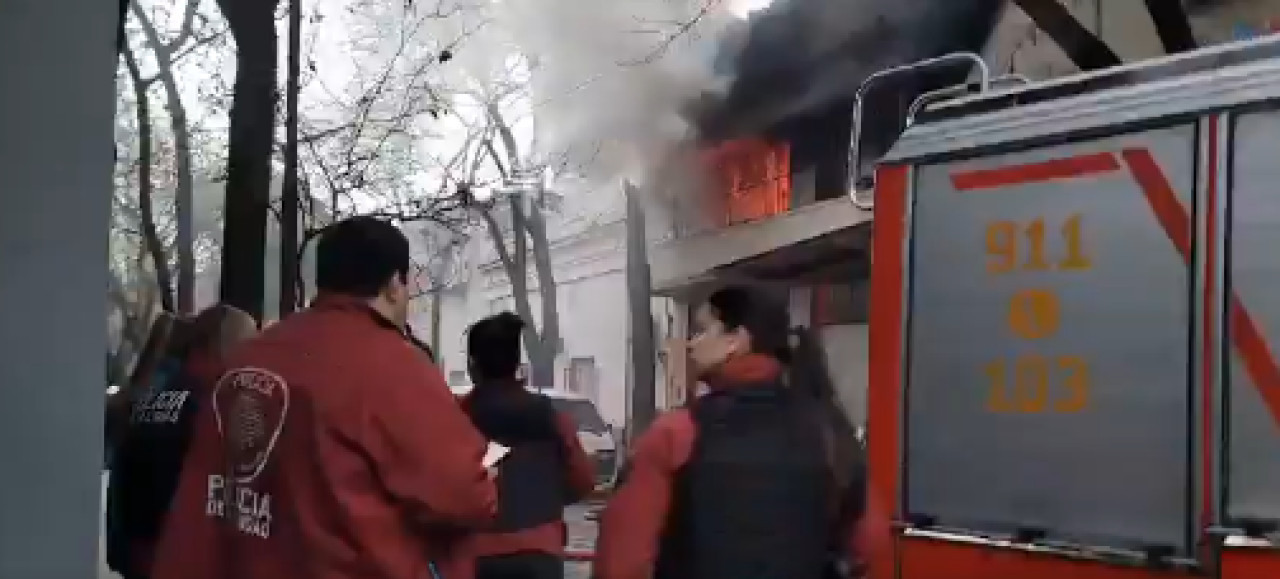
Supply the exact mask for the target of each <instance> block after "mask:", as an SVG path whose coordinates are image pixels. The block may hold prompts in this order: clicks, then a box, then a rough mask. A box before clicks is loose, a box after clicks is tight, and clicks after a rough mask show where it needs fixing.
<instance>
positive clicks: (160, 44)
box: [133, 0, 196, 314]
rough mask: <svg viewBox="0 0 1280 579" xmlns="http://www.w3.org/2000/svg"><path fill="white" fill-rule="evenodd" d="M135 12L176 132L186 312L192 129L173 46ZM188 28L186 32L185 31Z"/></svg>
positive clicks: (190, 278) (181, 300) (181, 292)
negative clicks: (145, 38)
mask: <svg viewBox="0 0 1280 579" xmlns="http://www.w3.org/2000/svg"><path fill="white" fill-rule="evenodd" d="M133 13H134V16H135V17H137V19H138V23H139V24H141V25H142V32H143V34H144V35H145V36H146V37H147V44H150V45H151V51H152V52H153V53H154V54H155V56H156V69H157V72H158V77H159V79H160V84H162V85H164V92H165V106H166V107H167V108H168V109H169V126H170V130H171V131H172V132H173V150H174V173H175V174H176V176H177V189H176V190H175V191H174V199H173V205H174V214H175V215H174V217H175V220H176V221H177V227H176V230H177V234H176V235H175V239H174V246H175V250H176V253H177V256H178V309H177V311H178V312H180V313H183V314H190V313H192V312H193V311H195V283H196V259H195V213H194V210H193V203H194V199H193V197H194V193H193V189H194V183H193V177H192V174H191V132H190V126H189V125H188V124H187V109H186V107H185V106H183V104H182V93H180V92H178V81H177V80H176V79H175V78H174V76H173V48H172V47H170V46H168V45H166V44H165V43H164V41H163V40H162V39H161V38H160V35H159V33H158V32H157V31H156V28H155V26H154V25H153V24H152V23H151V20H150V19H149V18H147V15H146V13H145V12H144V11H143V10H142V7H141V6H140V5H139V4H138V3H137V1H136V0H135V1H134V2H133ZM185 32H186V31H184V33H185Z"/></svg>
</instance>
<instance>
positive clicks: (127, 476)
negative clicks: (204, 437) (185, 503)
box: [107, 370, 199, 572]
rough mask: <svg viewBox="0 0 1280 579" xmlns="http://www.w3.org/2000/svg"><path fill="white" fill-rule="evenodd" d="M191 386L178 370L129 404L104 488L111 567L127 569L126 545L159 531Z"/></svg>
mask: <svg viewBox="0 0 1280 579" xmlns="http://www.w3.org/2000/svg"><path fill="white" fill-rule="evenodd" d="M195 386H196V384H195V380H194V379H193V378H192V377H191V376H190V375H189V374H187V373H186V372H185V371H182V370H179V371H178V372H177V373H176V374H175V375H173V376H171V377H169V378H168V379H167V380H166V381H165V382H164V383H163V384H161V385H159V387H158V388H156V389H154V390H153V391H151V392H148V393H147V394H146V395H145V396H143V397H142V398H141V399H139V400H138V401H137V402H135V403H134V405H133V408H132V409H131V414H130V416H129V427H128V428H129V430H128V432H127V433H126V434H125V436H124V439H123V441H122V442H121V444H120V446H119V447H118V448H117V449H116V450H115V457H114V462H113V465H112V469H111V482H110V486H109V488H108V490H107V534H108V536H107V551H108V552H107V555H108V564H109V565H110V566H111V567H112V568H114V569H117V570H121V571H130V570H129V567H132V566H133V564H132V562H131V561H130V560H129V559H130V557H129V554H128V553H129V551H130V550H131V547H132V546H133V545H136V544H139V543H148V542H151V543H154V542H155V541H156V540H158V539H159V537H160V531H161V530H162V526H163V524H164V518H165V514H166V513H167V512H168V510H169V503H170V501H172V500H173V495H174V493H175V492H176V491H177V487H178V479H179V477H180V476H181V474H182V463H183V460H184V458H185V457H186V454H187V446H188V445H189V443H190V441H191V433H192V426H193V424H192V423H193V422H194V421H193V418H194V417H195V413H196V410H197V408H198V405H199V404H198V402H197V400H196V398H197V396H198V392H197V390H196V388H195ZM137 571H138V570H137V569H133V570H131V571H130V572H137Z"/></svg>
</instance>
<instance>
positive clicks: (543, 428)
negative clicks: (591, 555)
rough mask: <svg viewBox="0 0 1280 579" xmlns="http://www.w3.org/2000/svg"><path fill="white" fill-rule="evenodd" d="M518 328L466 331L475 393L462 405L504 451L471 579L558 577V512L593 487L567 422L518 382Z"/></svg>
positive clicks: (503, 316) (507, 322) (498, 324)
mask: <svg viewBox="0 0 1280 579" xmlns="http://www.w3.org/2000/svg"><path fill="white" fill-rule="evenodd" d="M523 330H524V321H523V320H521V319H520V317H519V316H517V315H515V314H513V313H511V312H503V313H500V314H497V315H494V316H490V317H487V318H485V319H483V320H480V321H479V322H476V323H475V324H474V325H472V326H471V328H470V329H469V330H468V331H467V357H468V370H469V371H470V373H471V381H472V382H473V383H474V384H475V388H474V389H473V390H472V391H471V393H470V394H469V395H467V396H466V397H465V398H464V399H463V400H462V406H463V408H464V409H465V410H466V412H467V414H468V415H469V416H470V417H471V421H472V422H473V423H474V424H475V425H476V428H479V429H480V431H481V432H483V433H484V434H485V436H487V437H488V438H489V439H491V440H494V441H496V442H498V443H500V444H502V445H504V446H507V447H510V448H511V452H510V453H509V454H508V455H507V456H506V457H505V458H504V459H503V460H502V462H500V463H498V469H497V470H498V477H497V478H498V500H499V507H498V520H497V524H496V525H495V526H494V528H493V530H492V531H491V532H488V533H482V534H479V535H476V536H475V537H474V538H473V540H472V546H471V549H470V551H471V552H472V553H473V554H474V555H476V557H477V560H476V579H553V578H561V577H563V576H564V561H563V557H564V544H565V525H564V521H563V520H562V516H563V512H564V507H565V506H567V505H569V504H571V503H574V502H577V501H578V500H580V499H582V498H583V497H584V496H586V495H587V493H590V492H591V490H592V488H593V487H594V485H595V472H594V469H593V468H592V465H591V460H590V458H588V456H587V453H586V451H585V450H583V448H582V445H581V444H580V443H579V442H578V433H577V430H578V429H577V427H576V425H575V423H574V422H573V419H572V418H571V417H569V416H567V415H565V414H562V413H560V412H557V411H556V409H555V408H554V407H553V406H552V405H551V400H550V399H548V398H547V397H546V396H542V395H540V394H535V393H533V392H530V391H528V389H527V388H526V387H525V383H524V380H523V379H521V378H519V377H518V376H517V371H518V369H519V368H520V333H521V332H522V331H523Z"/></svg>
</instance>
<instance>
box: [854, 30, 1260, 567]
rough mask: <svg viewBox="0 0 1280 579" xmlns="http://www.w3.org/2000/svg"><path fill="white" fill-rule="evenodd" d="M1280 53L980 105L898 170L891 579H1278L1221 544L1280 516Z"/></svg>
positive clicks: (882, 407)
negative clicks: (1161, 552)
mask: <svg viewBox="0 0 1280 579" xmlns="http://www.w3.org/2000/svg"><path fill="white" fill-rule="evenodd" d="M1277 52H1280V36H1275V37H1272V38H1270V39H1263V40H1258V41H1256V42H1253V43H1243V44H1240V45H1237V46H1226V47H1217V48H1213V49H1206V50H1205V51H1200V52H1198V53H1192V54H1187V55H1177V56H1171V57H1169V58H1168V59H1164V60H1163V61H1160V62H1154V63H1151V64H1133V65H1129V66H1126V67H1121V69H1117V71H1116V72H1103V73H1090V74H1085V75H1081V76H1080V77H1078V78H1076V79H1063V80H1058V81H1052V82H1050V83H1046V84H1045V85H1043V86H1033V87H1028V88H1026V89H1010V90H1009V91H1005V92H1003V93H1002V92H1000V91H996V92H995V93H994V94H984V95H978V96H972V97H965V98H963V99H959V100H957V101H954V102H952V103H944V104H941V105H938V106H937V107H931V109H930V111H929V112H927V114H925V115H923V116H922V118H923V119H924V120H923V121H922V122H919V123H916V124H914V125H912V126H911V127H910V128H909V129H908V130H907V131H906V132H905V133H904V134H903V135H902V136H901V137H900V138H899V140H898V142H897V143H896V144H895V145H894V147H893V150H891V151H890V152H889V153H888V154H887V155H886V156H885V158H884V159H882V160H881V165H880V169H879V172H878V174H877V183H876V197H875V228H874V235H875V237H874V241H873V247H872V251H873V260H872V261H873V265H872V267H873V274H872V280H871V283H872V287H873V290H872V312H871V374H870V376H869V378H870V384H869V386H870V388H869V393H868V397H869V399H868V409H869V410H868V411H869V417H868V435H867V437H868V445H869V457H870V467H871V480H872V482H873V485H874V489H875V491H876V493H877V497H878V498H879V500H881V501H882V502H884V503H886V504H888V505H892V507H893V512H894V513H895V515H896V516H897V518H898V521H899V530H898V531H897V532H896V534H895V542H894V549H892V550H891V551H892V552H881V553H877V554H876V555H875V557H874V561H873V563H874V564H873V566H872V575H871V576H872V577H874V578H876V579H970V578H972V579H978V578H981V579H1015V578H1018V579H1021V578H1023V577H1043V578H1047V579H1054V578H1058V577H1062V578H1066V577H1071V578H1075V579H1149V578H1157V577H1158V578H1169V579H1172V578H1174V577H1186V576H1188V571H1187V570H1186V566H1185V565H1184V564H1185V563H1198V565H1196V566H1195V568H1194V572H1195V573H1196V576H1205V577H1215V578H1219V579H1259V578H1264V577H1267V578H1269V577H1280V552H1277V551H1276V550H1274V549H1268V548H1262V547H1258V546H1255V545H1263V546H1265V545H1271V544H1274V542H1272V541H1265V540H1264V541H1255V542H1253V543H1247V542H1245V541H1241V540H1239V537H1232V538H1231V540H1229V541H1228V542H1227V546H1225V547H1223V548H1222V549H1221V550H1220V552H1217V553H1215V552H1214V551H1217V548H1216V547H1215V545H1216V544H1217V542H1216V541H1214V540H1212V539H1213V537H1216V536H1217V534H1218V533H1219V532H1221V531H1226V532H1228V533H1230V532H1232V530H1233V529H1235V528H1240V527H1245V528H1253V530H1259V527H1261V530H1266V528H1265V527H1266V525H1265V523H1271V522H1275V521H1276V520H1278V519H1280V426H1278V425H1280V420H1277V417H1278V416H1280V366H1278V365H1277V360H1276V355H1277V354H1278V353H1280V351H1277V350H1276V348H1277V347H1280V346H1276V345H1273V344H1274V343H1276V342H1278V341H1280V265H1277V264H1280V257H1277V252H1280V201H1273V200H1272V199H1271V198H1270V197H1268V196H1269V195H1273V194H1274V193H1273V191H1274V190H1275V188H1276V183H1278V182H1280V112H1276V109H1277V107H1276V106H1275V103H1280V58H1276V57H1275V54H1276V53H1277ZM1250 55H1252V56H1250ZM1104 77H1105V78H1104ZM1100 79H1101V80H1100ZM1104 80H1105V81H1106V82H1103V81H1104ZM1076 85H1079V86H1076ZM1094 85H1097V86H1099V87H1102V88H1101V90H1091V89H1090V88H1089V87H1092V86H1094ZM1077 88H1078V89H1079V90H1076V89H1077ZM1037 95H1047V96H1043V98H1042V97H1041V96H1037ZM1267 107H1269V108H1267ZM1010 535H1013V536H1014V538H1017V539H1018V544H1014V543H1013V542H1011V541H1009V539H1010V538H1011V537H1010ZM1243 544H1249V545H1250V546H1248V547H1244V546H1240V545H1243ZM1161 546H1165V547H1170V548H1171V549H1172V551H1171V554H1172V555H1174V556H1175V557H1174V558H1175V559H1176V561H1174V563H1175V565H1174V566H1173V567H1161V568H1160V570H1156V569H1153V568H1144V567H1142V566H1140V565H1139V564H1140V563H1141V562H1142V561H1143V560H1144V559H1143V558H1142V557H1137V556H1134V555H1137V553H1136V552H1134V551H1135V550H1140V549H1142V548H1144V547H1145V548H1152V547H1161ZM1165 554H1169V552H1166V553H1165ZM1147 555H1148V556H1150V555H1151V551H1150V550H1149V549H1148V550H1147ZM1104 561H1105V562H1104ZM1148 561H1149V559H1148Z"/></svg>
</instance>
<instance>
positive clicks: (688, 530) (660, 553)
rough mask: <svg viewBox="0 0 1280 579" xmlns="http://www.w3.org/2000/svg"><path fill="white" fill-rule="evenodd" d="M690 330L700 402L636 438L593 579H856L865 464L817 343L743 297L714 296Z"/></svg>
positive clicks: (730, 292) (772, 304)
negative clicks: (703, 389) (701, 392)
mask: <svg viewBox="0 0 1280 579" xmlns="http://www.w3.org/2000/svg"><path fill="white" fill-rule="evenodd" d="M695 326H696V335H695V336H694V337H693V338H692V339H691V340H690V343H689V353H690V358H691V360H692V363H693V364H694V366H695V368H696V369H697V370H698V372H699V379H700V380H701V381H702V382H704V383H705V384H706V385H707V390H708V391H707V393H706V394H704V395H703V396H701V397H699V398H696V399H695V400H693V401H692V402H691V403H690V404H689V405H688V407H686V408H681V409H677V410H674V411H672V412H669V413H667V414H664V415H663V416H661V417H659V419H658V420H657V421H655V422H654V423H653V425H652V426H651V427H650V428H649V430H648V431H646V432H645V433H644V434H642V435H641V436H640V437H639V440H637V442H636V444H635V448H634V451H633V453H632V457H631V460H630V461H629V462H628V467H627V469H628V470H627V472H626V473H624V476H623V480H622V481H621V482H620V484H619V486H618V489H617V491H616V492H615V494H614V496H613V498H612V499H611V500H610V501H609V505H608V506H607V508H606V509H605V512H604V515H603V517H602V524H601V530H600V538H599V540H598V542H597V551H596V561H595V577H596V579H641V578H648V577H653V578H654V579H678V578H685V577H697V578H698V579H719V578H724V579H737V578H740V577H754V578H756V579H829V578H831V577H852V576H856V575H855V573H857V569H858V568H859V566H860V565H859V564H860V562H861V561H862V560H863V559H865V556H866V552H865V550H864V548H863V546H862V545H863V544H862V542H860V541H859V540H858V539H857V536H858V533H857V532H856V529H857V527H858V525H859V523H860V522H861V521H862V519H863V515H864V511H865V507H866V504H867V502H866V484H865V480H866V476H865V465H864V463H863V460H862V454H861V449H860V448H859V447H858V443H857V440H856V437H854V436H853V431H852V428H851V427H850V426H849V423H848V420H847V419H845V418H844V417H843V415H842V414H841V412H840V411H839V409H838V407H837V406H836V404H835V396H834V389H833V388H832V386H831V378H830V376H829V375H828V374H827V373H826V363H825V359H824V358H823V357H821V349H820V348H818V347H817V344H816V341H815V340H812V339H811V337H810V336H808V334H807V333H804V332H800V333H797V332H795V331H793V330H792V329H791V324H790V318H789V316H788V313H787V309H786V306H785V304H783V303H780V302H778V301H775V300H773V299H771V298H770V297H769V296H768V295H766V294H764V293H762V292H759V291H757V290H754V289H750V288H746V287H727V288H724V289H721V290H719V291H717V292H715V293H713V294H711V296H710V297H709V298H708V299H707V300H706V302H705V303H704V304H702V305H701V306H700V307H699V308H698V310H697V312H696V316H695Z"/></svg>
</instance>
